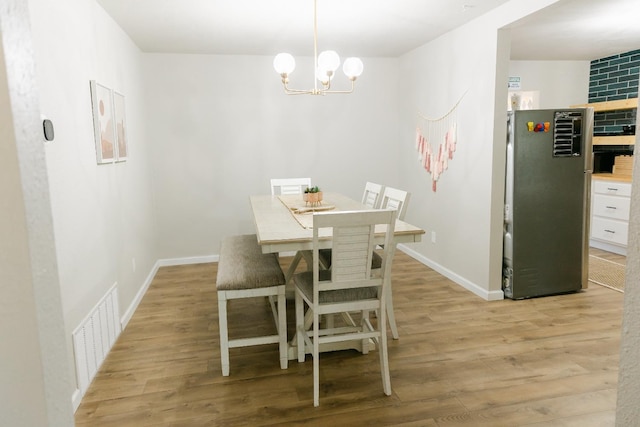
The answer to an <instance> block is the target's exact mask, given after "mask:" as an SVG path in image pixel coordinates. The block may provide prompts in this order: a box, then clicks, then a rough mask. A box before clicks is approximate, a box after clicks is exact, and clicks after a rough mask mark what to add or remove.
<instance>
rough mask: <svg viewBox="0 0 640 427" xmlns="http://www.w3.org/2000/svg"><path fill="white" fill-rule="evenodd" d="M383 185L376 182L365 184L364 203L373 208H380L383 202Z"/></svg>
mask: <svg viewBox="0 0 640 427" xmlns="http://www.w3.org/2000/svg"><path fill="white" fill-rule="evenodd" d="M383 189H384V186H383V185H380V184H376V183H375V182H367V183H366V184H365V185H364V193H363V194H362V204H363V205H366V206H368V207H369V208H371V209H378V208H379V207H380V203H381V202H382V190H383Z"/></svg>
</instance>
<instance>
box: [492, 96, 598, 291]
mask: <svg viewBox="0 0 640 427" xmlns="http://www.w3.org/2000/svg"><path fill="white" fill-rule="evenodd" d="M592 134H593V109H591V108H578V109H565V110H524V111H515V112H510V113H509V117H508V139H507V170H506V185H505V206H504V256H503V275H502V279H503V280H502V289H503V291H504V295H505V297H507V298H512V299H522V298H531V297H540V296H545V295H555V294H562V293H568V292H575V291H579V290H581V289H583V288H586V287H587V281H588V268H589V265H588V256H589V210H590V192H591V168H592V153H591V150H592V148H591V144H592V141H591V138H592Z"/></svg>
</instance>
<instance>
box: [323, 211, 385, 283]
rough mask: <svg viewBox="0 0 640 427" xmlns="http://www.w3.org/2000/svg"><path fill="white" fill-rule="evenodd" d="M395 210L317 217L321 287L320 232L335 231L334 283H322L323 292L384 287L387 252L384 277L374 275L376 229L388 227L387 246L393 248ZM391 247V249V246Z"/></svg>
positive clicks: (344, 212) (336, 213)
mask: <svg viewBox="0 0 640 427" xmlns="http://www.w3.org/2000/svg"><path fill="white" fill-rule="evenodd" d="M395 218H396V211H395V210H394V209H372V210H364V211H348V212H346V211H343V212H322V213H317V214H314V216H313V245H314V253H313V257H314V263H313V264H314V267H313V268H314V276H315V280H316V282H317V283H318V282H319V280H318V277H319V272H318V271H317V270H319V266H318V246H319V236H320V229H323V228H327V227H330V228H332V229H333V230H332V249H331V250H332V263H331V282H330V283H323V282H319V290H320V291H322V290H328V289H344V288H356V287H362V286H381V285H382V280H381V277H384V275H385V274H386V269H387V268H388V264H387V261H390V260H387V257H386V253H387V249H385V250H384V252H383V254H382V257H383V265H382V272H381V274H373V275H372V269H371V258H372V254H373V251H374V250H375V247H376V242H375V237H376V236H375V231H376V225H380V224H382V225H384V226H385V231H384V233H385V241H384V244H385V245H391V244H392V239H393V231H394V227H395ZM388 247H391V246H387V248H388Z"/></svg>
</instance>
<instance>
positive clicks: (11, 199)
mask: <svg viewBox="0 0 640 427" xmlns="http://www.w3.org/2000/svg"><path fill="white" fill-rule="evenodd" d="M34 65H35V64H34V57H33V52H32V43H31V34H30V28H29V12H28V9H27V4H26V3H25V2H22V1H17V0H8V1H4V2H2V3H0V200H2V209H1V210H0V219H1V221H0V236H1V237H0V361H1V363H0V414H1V421H0V424H2V425H7V426H9V425H11V426H35V425H38V426H45V425H51V426H54V425H55V426H70V425H73V414H72V411H71V402H70V401H69V396H70V394H71V392H72V391H73V387H72V381H71V377H70V375H69V370H68V364H67V352H66V348H65V339H64V331H63V329H64V328H63V320H62V309H61V303H60V288H59V286H58V278H57V268H56V253H55V245H54V236H53V225H52V218H51V205H50V201H49V191H48V190H49V189H48V187H47V174H46V162H45V155H44V149H43V144H42V142H43V137H42V124H41V122H40V114H39V109H38V92H37V90H36V85H35V68H34Z"/></svg>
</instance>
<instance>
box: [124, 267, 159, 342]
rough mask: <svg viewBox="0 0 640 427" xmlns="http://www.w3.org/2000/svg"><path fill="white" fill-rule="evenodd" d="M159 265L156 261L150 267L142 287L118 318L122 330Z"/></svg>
mask: <svg viewBox="0 0 640 427" xmlns="http://www.w3.org/2000/svg"><path fill="white" fill-rule="evenodd" d="M159 267H160V265H159V261H156V263H155V264H154V265H153V267H152V268H151V271H150V272H149V274H148V275H147V278H146V280H145V281H144V283H143V285H142V287H141V288H140V290H139V291H138V293H137V294H136V297H135V298H134V299H133V301H131V304H130V305H129V308H127V311H126V312H125V313H124V314H123V315H122V317H121V318H120V324H121V325H122V330H123V331H124V328H126V327H127V324H128V323H129V320H131V317H132V316H133V313H135V311H136V309H137V308H138V305H140V302H141V301H142V297H144V294H145V293H146V292H147V289H149V285H151V282H152V281H153V278H154V277H155V276H156V273H157V272H158V268H159Z"/></svg>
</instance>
